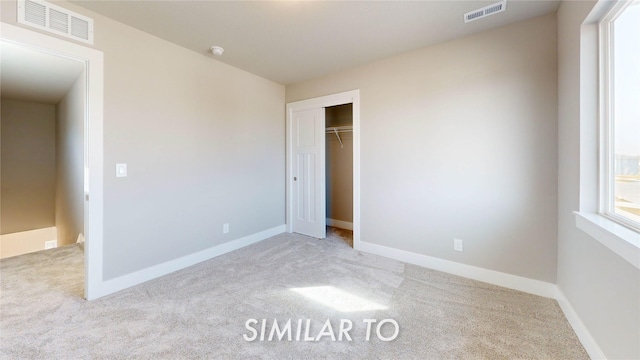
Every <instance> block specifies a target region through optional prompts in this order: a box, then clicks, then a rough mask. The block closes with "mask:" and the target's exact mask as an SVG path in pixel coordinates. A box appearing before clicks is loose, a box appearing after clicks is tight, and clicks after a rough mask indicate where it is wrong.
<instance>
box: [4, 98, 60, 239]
mask: <svg viewBox="0 0 640 360" xmlns="http://www.w3.org/2000/svg"><path fill="white" fill-rule="evenodd" d="M0 107H1V108H2V110H1V111H2V117H1V119H0V122H1V123H2V161H1V162H2V165H1V166H2V169H1V174H2V175H1V176H2V178H1V180H0V182H1V183H2V185H1V194H0V196H1V198H2V200H1V204H2V205H1V207H2V208H1V213H2V215H1V216H2V217H1V221H0V224H1V229H0V233H1V234H10V233H15V232H20V231H27V230H34V229H40V228H46V227H51V226H55V183H56V178H55V176H56V167H55V166H56V165H55V161H56V135H55V131H56V129H55V121H56V113H55V106H54V105H48V104H40V103H34V102H27V101H19V100H10V99H2V101H1V104H0Z"/></svg>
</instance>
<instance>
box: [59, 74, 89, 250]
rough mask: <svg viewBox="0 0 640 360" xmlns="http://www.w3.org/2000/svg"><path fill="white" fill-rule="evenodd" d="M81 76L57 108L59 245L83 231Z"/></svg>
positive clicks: (76, 237) (82, 84)
mask: <svg viewBox="0 0 640 360" xmlns="http://www.w3.org/2000/svg"><path fill="white" fill-rule="evenodd" d="M85 81H86V79H85V76H84V74H82V75H81V76H80V77H79V78H78V80H77V81H76V82H75V84H74V85H73V87H72V88H71V89H70V90H69V92H68V93H67V94H66V95H65V96H64V97H63V98H62V100H60V102H59V103H58V104H57V105H56V144H57V152H56V207H55V214H56V215H55V217H56V228H57V229H58V246H62V245H67V244H73V243H75V242H76V240H77V239H78V235H79V234H81V233H83V232H84V229H83V228H84V114H85Z"/></svg>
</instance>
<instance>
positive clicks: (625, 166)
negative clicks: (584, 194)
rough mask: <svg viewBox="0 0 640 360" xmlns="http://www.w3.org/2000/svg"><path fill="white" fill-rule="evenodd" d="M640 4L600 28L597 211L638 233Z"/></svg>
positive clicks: (618, 8) (622, 6) (627, 6)
mask: <svg viewBox="0 0 640 360" xmlns="http://www.w3.org/2000/svg"><path fill="white" fill-rule="evenodd" d="M638 24H640V0H634V1H620V2H618V3H617V4H616V5H615V6H614V7H613V8H612V9H611V11H609V13H608V14H607V15H606V16H605V17H604V19H603V20H602V22H601V23H600V34H601V37H600V40H601V41H600V43H601V56H602V57H601V64H602V67H601V69H602V74H601V85H602V86H601V90H602V91H601V110H602V113H601V115H602V119H601V120H602V126H601V138H600V145H601V151H600V156H601V161H600V163H601V168H600V179H601V181H600V184H601V189H600V202H601V204H600V211H601V213H602V214H603V215H604V216H606V217H608V218H610V219H611V220H613V221H616V222H618V223H620V224H622V225H625V226H627V227H629V228H631V229H633V230H635V231H640V40H639V39H640V26H639V25H638Z"/></svg>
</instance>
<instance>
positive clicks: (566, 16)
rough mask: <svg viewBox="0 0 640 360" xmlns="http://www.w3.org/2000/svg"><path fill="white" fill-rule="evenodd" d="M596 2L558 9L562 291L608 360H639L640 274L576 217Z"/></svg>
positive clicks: (559, 259) (559, 232) (560, 264)
mask: <svg viewBox="0 0 640 360" xmlns="http://www.w3.org/2000/svg"><path fill="white" fill-rule="evenodd" d="M594 4H595V2H593V1H575V2H574V1H569V2H563V3H562V5H561V6H560V9H559V11H558V49H559V58H558V69H559V78H558V90H559V94H558V95H559V102H558V121H559V124H558V137H559V144H560V146H559V149H558V150H559V153H558V155H559V163H560V166H559V168H558V169H559V173H558V287H559V288H560V289H561V290H562V292H563V293H564V294H565V296H566V297H567V299H568V300H569V302H570V303H571V305H572V306H573V308H574V309H575V311H576V312H577V314H578V316H579V317H580V319H581V320H582V322H583V323H584V325H585V326H586V327H587V329H588V330H589V332H590V333H591V335H592V336H593V337H594V338H595V340H596V342H597V343H598V345H599V346H600V348H601V349H602V351H603V352H604V353H605V355H606V356H607V357H608V358H609V359H638V358H640V340H639V339H640V305H639V304H640V270H638V269H637V268H635V267H633V266H632V265H631V264H629V263H628V262H626V261H625V260H623V259H622V258H620V257H619V256H618V255H616V254H614V253H613V252H612V251H611V250H609V249H608V248H606V247H604V246H603V245H601V244H600V243H599V242H598V241H596V240H595V239H593V238H591V237H590V236H588V235H586V234H585V233H583V232H582V231H581V230H579V229H577V228H576V226H575V217H574V214H573V211H576V210H579V208H580V189H581V182H580V175H581V166H582V167H586V166H587V165H588V164H586V163H581V161H580V136H581V129H580V125H581V124H580V114H581V112H580V111H581V110H580V107H581V101H583V102H584V101H587V102H592V103H593V100H592V99H586V98H582V99H581V93H583V94H584V93H585V91H584V86H583V87H582V89H581V79H580V71H581V59H580V50H581V37H580V30H581V24H582V23H583V21H584V20H585V18H586V17H587V14H589V12H590V11H591V9H592V8H593V6H594ZM587 63H588V62H583V63H582V66H586V64H587ZM593 70H594V71H597V69H593ZM593 126H594V127H596V126H597V125H596V124H593ZM593 132H595V130H594V131H593ZM593 152H594V153H596V152H597V149H595V147H594V149H593ZM582 170H583V173H588V172H585V171H584V170H585V169H582Z"/></svg>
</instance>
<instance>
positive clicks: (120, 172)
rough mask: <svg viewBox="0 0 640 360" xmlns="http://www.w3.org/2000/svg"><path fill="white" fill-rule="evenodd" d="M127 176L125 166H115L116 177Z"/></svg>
mask: <svg viewBox="0 0 640 360" xmlns="http://www.w3.org/2000/svg"><path fill="white" fill-rule="evenodd" d="M126 176H127V164H116V177H126Z"/></svg>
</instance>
